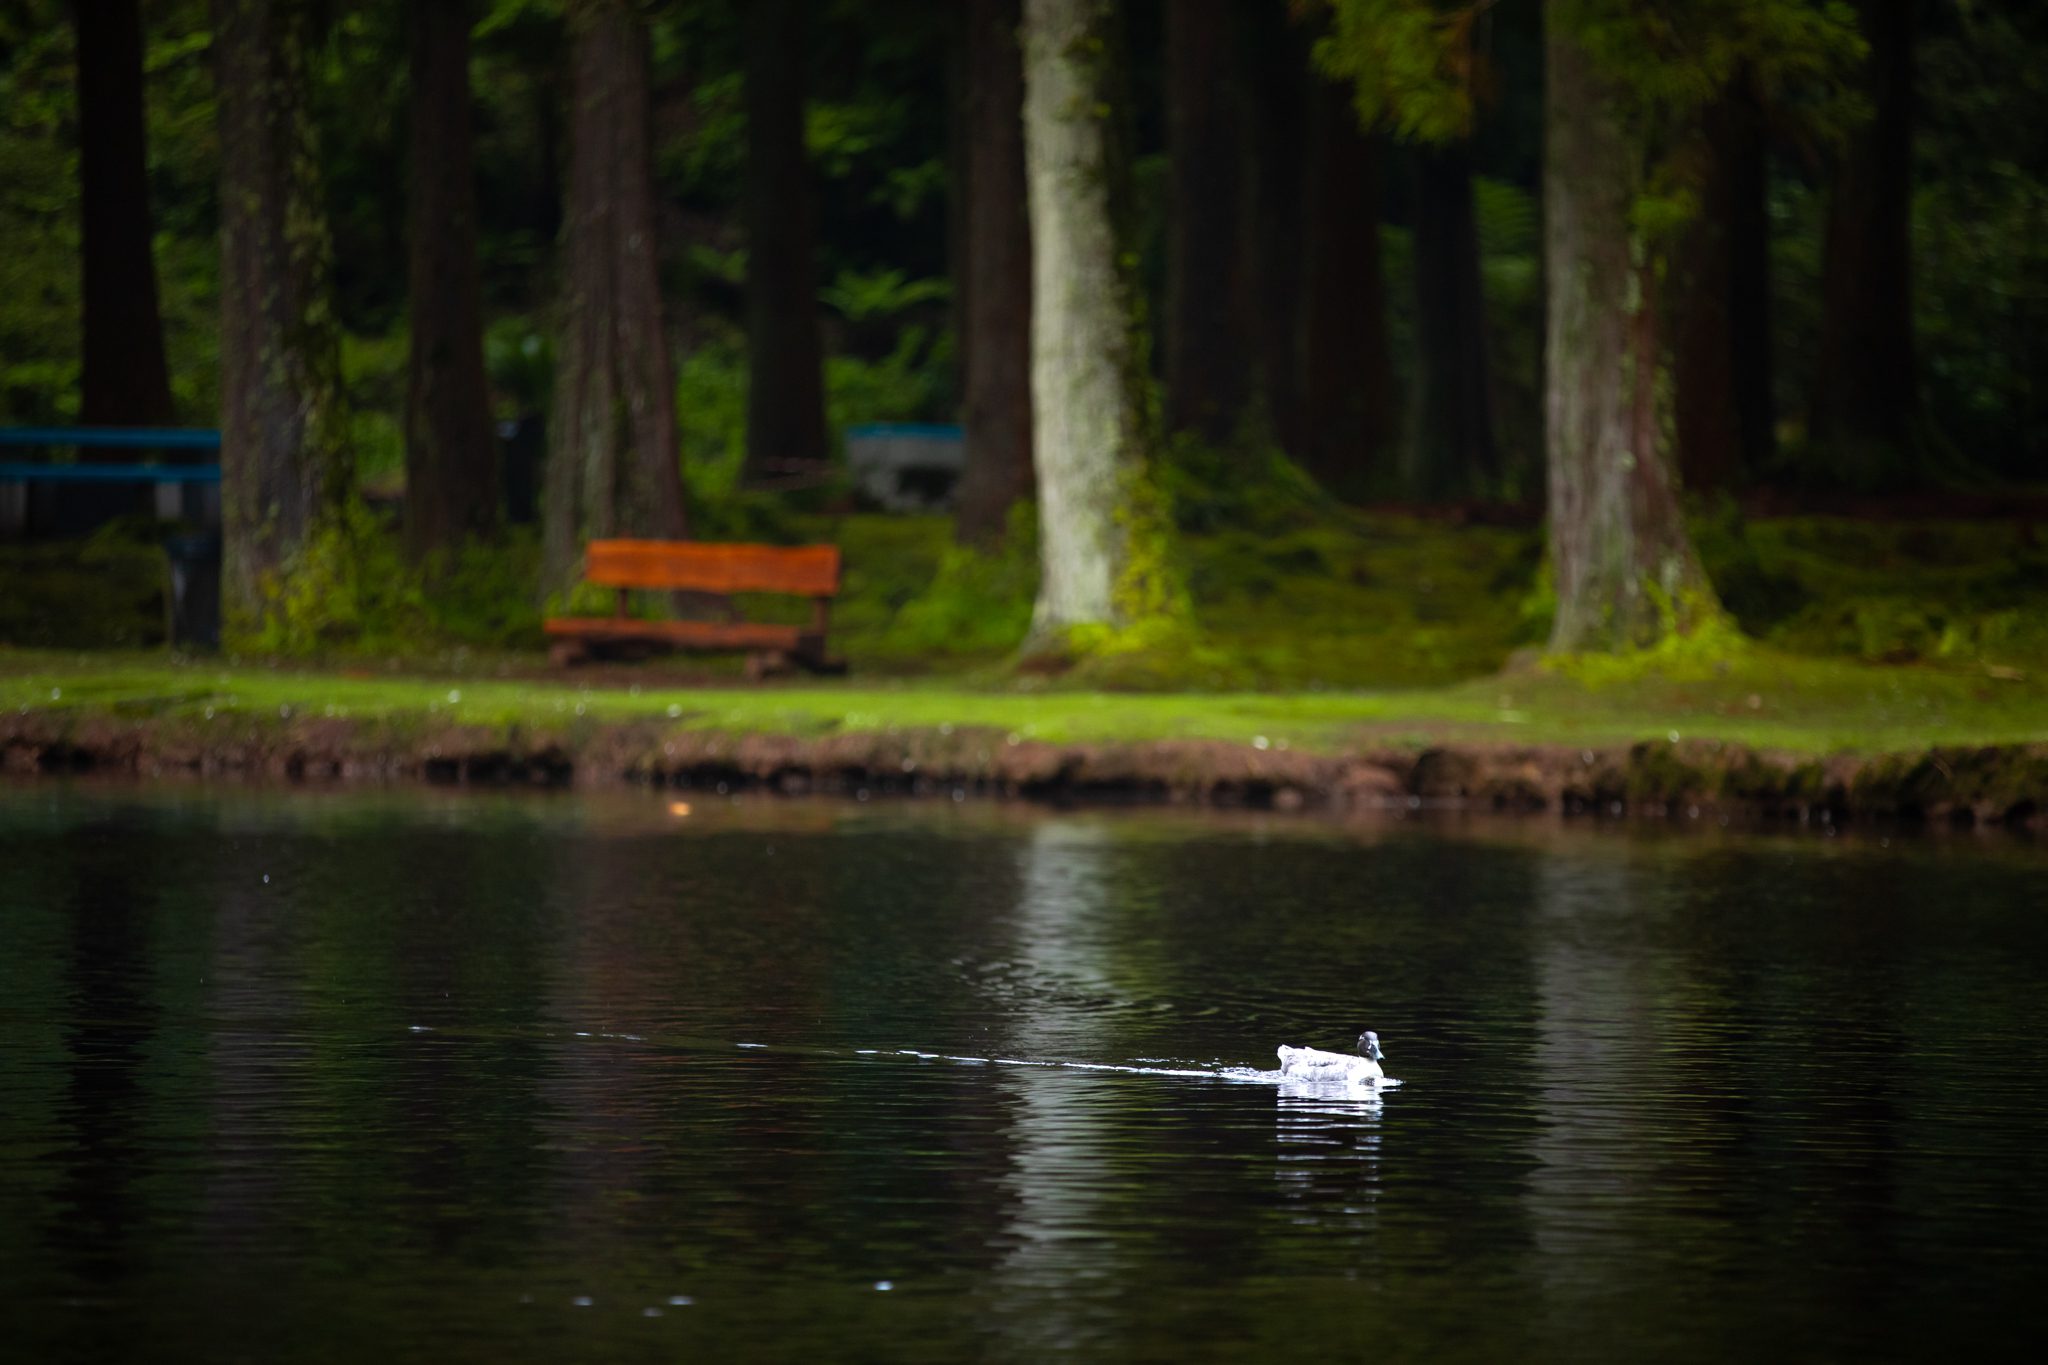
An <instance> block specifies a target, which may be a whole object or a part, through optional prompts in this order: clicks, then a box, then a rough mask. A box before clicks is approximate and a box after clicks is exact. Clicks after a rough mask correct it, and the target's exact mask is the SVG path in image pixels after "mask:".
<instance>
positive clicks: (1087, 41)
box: [1024, 0, 1165, 652]
mask: <svg viewBox="0 0 2048 1365" xmlns="http://www.w3.org/2000/svg"><path fill="white" fill-rule="evenodd" d="M1114 16H1115V7H1114V5H1113V3H1112V0H1025V5H1024V87H1025V96H1024V146H1025V157H1026V162H1025V164H1026V168H1027V171H1028V175H1029V185H1030V205H1031V272H1032V313H1031V323H1032V325H1031V399H1032V434H1033V454H1034V457H1035V463H1036V467H1037V470H1038V507H1039V526H1040V531H1039V546H1040V574H1039V586H1038V603H1037V606H1036V608H1035V610H1034V611H1033V613H1032V621H1031V639H1030V641H1029V642H1028V645H1027V648H1028V649H1029V650H1032V651H1045V652H1058V651H1059V650H1061V649H1062V648H1063V647H1065V646H1066V645H1067V644H1068V642H1069V641H1071V639H1072V631H1073V630H1074V628H1075V627H1089V626H1107V627H1121V626H1129V625H1132V624H1135V623H1136V622H1137V620H1139V619H1140V618H1141V617H1143V616H1144V615H1146V614H1147V612H1148V609H1149V608H1150V607H1151V606H1152V604H1153V601H1154V598H1153V597H1152V595H1151V590H1152V589H1153V588H1154V587H1156V586H1157V585H1156V583H1152V582H1147V581H1143V579H1142V576H1143V575H1146V574H1148V573H1150V572H1152V570H1153V569H1154V568H1156V567H1157V566H1156V563H1155V562H1154V561H1155V560H1156V557H1157V554H1158V552H1159V550H1160V548H1161V546H1160V545H1159V544H1157V543H1148V542H1152V540H1153V538H1155V537H1163V536H1164V535H1165V528H1164V525H1163V520H1162V519H1160V518H1159V516H1158V508H1157V506H1156V504H1154V503H1153V501H1152V499H1151V498H1150V497H1149V496H1148V490H1149V482H1148V479H1149V475H1150V473H1151V471H1150V470H1149V468H1148V465H1149V464H1150V458H1149V457H1150V454H1151V451H1150V447H1151V445H1152V443H1153V438H1152V435H1151V433H1150V431H1149V430H1148V425H1147V418H1146V414H1145V404H1144V401H1143V398H1142V389H1143V385H1144V383H1145V373H1144V346H1143V339H1142V337H1141V335H1140V333H1139V330H1138V309H1139V306H1140V305H1139V299H1138V293H1137V284H1136V281H1135V280H1133V279H1132V278H1131V267H1130V264H1129V262H1128V260H1127V258H1126V253H1125V251H1124V249H1123V242H1124V237H1123V232H1122V231H1121V228H1122V226H1123V225H1122V224H1121V223H1120V221H1119V220H1120V215H1119V214H1117V213H1116V211H1115V208H1114V206H1113V203H1112V194H1113V190H1114V188H1115V184H1116V181H1117V178H1118V177H1119V176H1121V175H1124V174H1125V173H1126V172H1127V167H1126V165H1125V164H1124V163H1123V158H1122V156H1121V155H1120V151H1121V149H1120V148H1119V147H1118V146H1117V145H1116V144H1115V142H1114V138H1115V136H1116V131H1115V126H1114V124H1115V118H1116V115H1115V113H1114V112H1113V111H1115V110H1116V109H1117V108H1118V107H1119V106H1118V99H1119V95H1120V91H1119V90H1118V89H1117V80H1116V77H1117V74H1118V73H1117V70H1116V63H1117V62H1118V61H1119V60H1121V54H1120V50H1119V47H1118V44H1117V41H1116V35H1115V34H1114V33H1113V32H1112V24H1113V22H1114ZM1105 111H1110V112H1105Z"/></svg>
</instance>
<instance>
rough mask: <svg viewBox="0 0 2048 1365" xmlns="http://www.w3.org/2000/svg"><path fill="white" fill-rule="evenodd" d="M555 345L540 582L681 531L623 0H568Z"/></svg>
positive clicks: (633, 36) (551, 584)
mask: <svg viewBox="0 0 2048 1365" xmlns="http://www.w3.org/2000/svg"><path fill="white" fill-rule="evenodd" d="M569 23H570V31H571V34H572V42H573V45H574V52H573V58H572V60H573V64H574V68H575V70H574V78H573V94H572V99H573V101H574V107H573V108H572V110H571V112H570V128H569V138H570V146H569V202H568V206H567V210H566V212H565V214H564V219H565V229H564V231H565V236H564V241H563V251H562V281H563V294H562V310H561V342H560V345H559V347H558V355H557V358H556V362H555V404H554V413H553V423H552V430H551V433H550V438H549V441H548V472H547V506H546V509H545V511H544V513H543V521H544V525H545V532H544V539H545V542H546V544H545V557H546V586H547V587H548V588H550V589H554V590H558V591H560V590H566V589H568V588H569V587H571V586H573V585H574V583H575V582H576V579H577V577H578V576H579V565H580V563H581V560H582V553H583V544H584V542H585V541H587V540H591V539H597V538H602V537H608V536H646V537H652V538H656V539H673V538H677V537H681V536H684V535H687V534H688V522H687V520H686V518H685V516H684V511H683V483H682V466H681V463H680V459H679V455H678V451H677V447H676V409H675V402H676V394H675V373H674V370H673V368H672V367H671V365H670V363H669V351H668V336H667V333H666V332H665V331H664V330H663V325H662V313H661V279H660V271H659V269H658V262H657V261H656V259H655V233H654V164H653V159H652V156H651V151H650V147H649V128H650V107H649V104H648V88H647V60H648V59H647V34H646V30H645V29H644V28H643V27H642V24H641V20H640V17H639V14H638V11H637V10H636V9H635V8H634V6H633V5H632V3H631V0H574V3H572V4H571V5H570V7H569Z"/></svg>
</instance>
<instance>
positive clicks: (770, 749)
mask: <svg viewBox="0 0 2048 1365" xmlns="http://www.w3.org/2000/svg"><path fill="white" fill-rule="evenodd" d="M0 771H4V772H7V773H13V774H32V773H76V772H103V773H128V774H134V775H137V776H141V777H157V776H171V775H178V774H188V775H198V776H203V777H261V778H270V779H284V780H290V781H303V782H327V781H351V780H370V781H386V782H390V781H425V782H435V783H478V784H506V783H534V784H544V785H570V784H577V785H593V786H595V785H605V784H616V783H638V784H642V785H648V786H673V787H685V788H694V789H713V790H716V789H718V788H720V787H721V785H722V786H723V788H724V789H726V790H742V789H767V790H771V791H778V792H784V793H788V794H792V795H795V794H803V793H811V792H845V793H858V792H860V791H870V792H873V793H876V794H909V795H924V796H939V797H952V798H955V799H964V798H966V797H968V796H976V797H988V796H994V797H1011V798H1024V799H1037V800H1059V801H1122V802H1131V801H1142V802H1159V803H1180V804H1211V805H1222V806H1263V807H1273V808H1278V809H1294V808H1299V807H1304V806H1335V807H1372V806H1381V807H1385V806H1398V805H1430V806H1446V805H1451V806H1464V807H1469V808H1481V809H1497V810H1528V811H1534V810H1546V809H1547V810H1557V811H1563V812H1565V813H1568V814H1569V813H1576V812H1582V811H1597V812H1600V813H1604V814H1619V813H1622V812H1624V811H1633V812H1639V813H1640V812H1651V813H1667V814H1688V813H1700V812H1704V811H1711V810H1720V811H1728V810H1731V809H1739V810H1744V811H1747V812H1752V813H1756V814H1761V815H1765V816H1779V817H1795V818H1817V819H1830V820H1851V819H1865V818H1881V819H1894V820H1934V821H1947V822H1952V823H1955V824H2000V825H2009V826H2038V825H2039V824H2041V823H2042V822H2043V816H2044V810H2048V745H1990V746H1981V747H1938V748H1926V749H1922V750H1918V751H1915V752H1910V753H1892V754H1881V755H1875V756H1855V755H1846V754H1841V755H1833V756H1830V757H1826V758H1814V757H1811V756H1808V755H1799V754H1787V753H1778V752H1772V751H1768V750H1759V749H1751V748H1747V747H1743V746H1740V745H1734V744H1724V743H1721V742H1719V741H1714V740H1686V741H1681V742H1677V743H1671V742H1667V741H1664V740H1648V741H1643V742H1640V743H1635V744H1630V745H1607V746H1602V747H1595V748H1574V747H1567V746H1562V745H1540V744H1538V745H1511V744H1503V743H1487V742H1476V743H1446V744H1439V745H1433V746H1421V745H1412V744H1411V745H1378V744H1364V745H1360V746H1358V747H1355V748H1351V749H1348V750H1346V751H1343V752H1338V753H1311V752H1304V751H1301V750H1284V749H1279V748H1267V749H1260V748H1256V747H1253V746H1251V745H1245V744H1233V743H1227V742H1224V741H1220V740H1151V741H1142V742H1130V743H1064V744H1053V743H1046V742H1041V741H1036V740H1029V739H1021V738H1016V737H1012V736H1009V735H1006V734H1004V733H1003V732H1001V731H997V730H982V729H973V728H963V729H950V728H947V727H940V728H937V729H917V730H895V731H861V732H852V733H835V734H830V735H821V736H814V737H813V736H792V735H774V734H733V733H725V732H719V731H708V730H702V729H690V728H683V727H678V726H674V725H664V724H662V723H660V722H656V721H631V722H600V721H583V720H578V721H577V722H576V723H574V724H573V725H567V726H563V727H560V728H547V729H538V728H529V727H525V726H519V725H511V726H474V725H472V726H462V725H431V724H427V723H423V722H421V721H420V720H419V719H418V718H417V717H405V718H393V719H386V720H362V719H352V718H351V719H339V718H325V717H317V716H303V717H297V716H295V717H281V718H277V719H271V718H268V717H255V716H250V715H247V714H241V715H223V716H222V717H221V718H220V719H218V720H215V721H207V722H203V723H202V722H199V721H196V720H194V719H191V718H172V717H163V716H154V717H133V716H123V715H120V714H117V713H108V712H103V711H94V710H89V709H79V710H69V709H67V710H61V711H59V710H51V711H40V710H38V711H30V712H27V713H21V714H14V715H7V716H0Z"/></svg>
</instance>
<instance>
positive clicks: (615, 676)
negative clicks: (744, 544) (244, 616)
mask: <svg viewBox="0 0 2048 1365" xmlns="http://www.w3.org/2000/svg"><path fill="white" fill-rule="evenodd" d="M0 707H4V708H5V709H7V710H9V711H16V712H24V711H25V712H43V713H61V714H82V713H95V714H111V715H118V716H126V717H133V718H138V719H140V718H146V717H162V718H166V719H175V720H179V721H185V722H190V721H194V720H213V719H216V718H219V719H229V718H243V719H248V720H254V721H258V722H260V721H262V720H264V719H266V718H268V717H272V716H276V717H280V718H292V717H297V718H304V717H306V716H309V715H322V716H334V717H341V718H351V719H356V720H367V721H376V722H393V723H399V724H403V725H406V726H413V725H418V724H422V723H425V724H451V725H476V726H485V727H493V728H505V727H512V726H518V727H521V728H523V729H526V730H528V731H532V730H534V729H543V730H545V729H548V728H579V727H582V726H589V725H596V724H604V723H607V722H620V721H635V720H644V721H653V722H660V723H667V724H672V725H675V726H677V727H680V728H686V729H708V730H717V731H721V732H727V733H735V734H752V733H773V734H789V735H799V736H817V735H826V734H832V733H838V732H855V731H891V730H897V731H902V730H939V729H942V728H947V727H950V728H952V729H966V728H977V729H988V730H994V731H1000V732H1002V733H1003V734H1004V735H1006V736H1008V735H1015V736H1017V737H1018V738H1020V739H1033V740H1042V741H1047V742H1053V743H1064V742H1090V741H1113V740H1157V739H1220V740H1227V741H1233V742H1237V743H1244V744H1255V745H1257V744H1263V745H1269V746H1288V747H1294V748H1300V749H1307V750H1311V751H1330V750H1334V749H1339V748H1345V747H1349V746H1353V745H1358V744H1364V743H1388V744H1394V745H1425V744H1432V743H1441V742H1445V741H1456V742H1482V743H1484V742H1493V743H1530V744H1582V743H1583V744H1610V743H1617V742H1628V741H1634V740H1640V739H1654V738H1666V737H1669V736H1670V735H1673V734H1677V735H1679V736H1681V737H1683V738H1687V739H1719V740H1723V741H1730V742H1737V743H1742V744H1747V745H1753V746H1760V747H1767V748H1775V749H1783V750H1787V751H1791V752H1798V753H1829V752H1837V751H1846V752H1859V753H1875V752H1887V751H1898V750H1912V749H1919V748H1924V747H1926V746H1927V745H1930V744H1946V745H1958V744H1959V745H1969V744H1992V743H2027V742H2048V688H2044V687H2043V686H2042V685H2041V683H2040V682H2038V681H2035V680H2031V679H2020V680H2007V679H1998V678H1992V677H1989V676H1988V675H1986V674H1984V673H1983V672H1982V671H1981V669H1980V670H1970V669H1963V668H1944V667H1935V666H1929V665H1915V666H1896V665H1893V666H1883V665H1868V664H1861V663H1853V662H1846V661H1839V660H1805V659H1797V658H1793V657H1790V656H1784V655H1779V654H1774V653H1771V652H1768V651H1763V650H1758V651H1755V652H1754V653H1750V654H1745V655H1743V656H1742V657H1740V658H1737V659H1734V660H1730V661H1726V662H1724V663H1721V664H1716V665H1709V666H1705V667H1700V668H1696V669H1693V670H1690V671H1689V672H1687V673H1686V674H1684V675H1680V676H1673V675H1670V674H1659V673H1655V672H1648V671H1646V672H1641V673H1638V674H1637V675H1635V676H1631V677H1627V678H1623V679H1621V680H1618V681H1610V682H1587V681H1583V680H1580V679H1576V678H1573V677H1570V676H1567V675H1564V674H1561V673H1554V672H1548V671H1542V670H1532V671H1528V672H1523V673H1516V674H1508V675H1499V676H1495V677H1491V678H1486V679H1481V680H1476V681H1468V682H1465V683H1460V684H1455V685H1451V686H1445V687H1439V688H1428V689H1401V690H1381V691H1350V692H1340V691H1276V692H1181V693H1126V692H1095V691H1075V690H1065V689H1059V688H1038V689H1031V690H1026V689H1022V688H1018V687H1014V686H1005V687H1001V688H995V687H970V686H963V685H961V684H960V683H958V682H956V681H948V680H943V679H932V678H923V679H901V680H895V681H886V682H875V681H863V680H860V679H852V680H846V681H834V682H824V683H779V684H771V685H766V686H758V687H733V686H728V685H718V684H713V685H703V684H701V683H693V682H692V681H690V680H689V679H687V678H682V677H678V676H677V675H676V673H675V672H674V671H673V670H672V669H670V668H667V667H665V666H664V665H662V664H660V663H656V664H652V665H647V666H641V667H637V668H633V669H611V670H607V671H605V672H604V673H603V674H602V675H600V676H598V677H595V678H588V677H586V678H579V677H577V676H576V675H574V674H570V675H565V676H563V677H561V678H560V679H556V678H550V677H523V678H479V677H473V676H471V677H458V676H452V675H437V676H422V675H418V674H406V673H371V672H369V671H367V670H358V669H343V670H334V669H325V668H319V669H315V668H299V667H272V666H264V665H257V664H247V663H244V664H223V663H220V662H212V661H200V662H172V661H168V660H166V659H165V658H164V657H163V656H161V655H158V654H142V653H95V654H76V653H53V652H48V651H25V650H0Z"/></svg>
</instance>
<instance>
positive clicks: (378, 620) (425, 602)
mask: <svg viewBox="0 0 2048 1365" xmlns="http://www.w3.org/2000/svg"><path fill="white" fill-rule="evenodd" d="M539 565H540V550H539V543H538V540H537V538H536V537H535V536H534V534H533V533H532V532H531V531H530V530H525V529H515V530H514V531H513V532H511V533H508V535H507V536H506V537H505V538H504V539H503V540H500V541H497V542H493V543H489V544H483V543H478V544H471V545H467V546H464V547H463V548H462V549H461V550H459V551H458V552H456V553H455V554H454V555H453V556H452V557H448V558H445V559H437V560H436V561H434V562H431V563H429V564H427V565H425V566H423V567H421V568H414V567H413V566H412V565H411V564H409V563H408V562H407V560H406V558H405V555H404V553H403V550H402V548H401V545H400V541H399V537H398V535H397V532H396V529H395V528H394V527H391V526H389V525H388V524H386V523H385V522H384V521H382V520H381V519H380V518H378V517H377V515H376V514H375V513H373V512H372V511H371V510H370V509H369V508H368V507H366V506H365V505H364V504H363V503H361V502H359V501H352V502H350V503H348V504H347V505H346V506H345V508H344V509H343V513H342V515H341V516H339V517H337V518H335V519H334V520H332V521H331V522H329V523H328V524H326V525H324V526H323V527H321V528H320V529H319V530H318V531H316V532H315V533H314V534H313V535H312V536H311V537H309V538H308V540H307V541H306V543H305V544H304V545H302V546H301V547H300V548H299V550H298V551H297V553H296V554H295V555H294V556H293V559H292V561H291V563H290V564H289V565H288V566H287V568H286V571H285V572H284V573H283V574H281V575H280V576H279V577H278V578H277V579H276V580H275V581H273V582H272V583H270V584H268V585H267V593H266V595H267V598H268V601H267V603H266V607H265V610H264V612H263V616H262V620H261V622H260V623H259V624H258V625H257V626H256V628H255V629H254V630H252V631H246V632H241V633H239V634H238V636H237V638H234V639H233V640H232V641H231V643H232V644H233V645H234V646H235V647H236V648H238V649H241V650H245V651H249V652H253V653H258V654H268V655H283V656H297V657H307V656H332V655H349V654H380V655H381V654H408V655H419V654H426V653H430V652H432V651H434V650H435V649H437V648H440V647H444V646H446V645H449V644H462V645H472V646H498V647H503V646H508V645H518V646H526V647H532V646H537V645H538V644H539V642H540V630H539V627H540V619H539V614H538V612H537V610H536V609H535V607H534V606H533V604H532V599H533V584H534V583H535V582H536V581H538V578H539Z"/></svg>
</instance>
